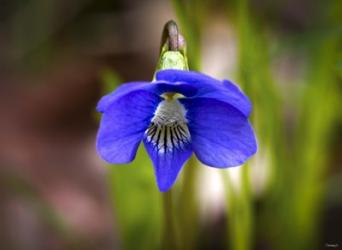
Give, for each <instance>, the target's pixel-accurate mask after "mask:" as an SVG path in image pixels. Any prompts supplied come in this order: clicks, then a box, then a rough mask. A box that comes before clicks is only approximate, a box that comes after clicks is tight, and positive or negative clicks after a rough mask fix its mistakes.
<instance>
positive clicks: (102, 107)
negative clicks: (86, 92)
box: [96, 81, 197, 112]
mask: <svg viewBox="0 0 342 250" xmlns="http://www.w3.org/2000/svg"><path fill="white" fill-rule="evenodd" d="M135 90H146V91H149V92H151V93H154V94H157V95H161V94H163V93H166V92H175V93H180V94H183V95H185V96H193V95H195V94H196V93H197V89H196V88H195V87H193V86H191V85H190V84H187V83H182V82H173V83H168V82H165V81H155V82H130V83H125V84H122V85H121V86H120V87H118V88H117V89H116V90H115V91H113V92H111V93H110V94H108V95H106V96H104V97H102V98H101V100H100V101H99V103H98V104H97V107H96V109H97V111H99V112H105V111H106V109H107V107H108V106H110V104H111V103H113V102H114V101H115V100H117V99H118V98H120V97H122V96H124V95H126V94H128V93H130V92H132V91H135Z"/></svg>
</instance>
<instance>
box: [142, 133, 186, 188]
mask: <svg viewBox="0 0 342 250" xmlns="http://www.w3.org/2000/svg"><path fill="white" fill-rule="evenodd" d="M144 145H145V148H146V151H147V152H148V154H149V156H150V158H151V159H152V162H153V167H154V172H155V176H156V178H157V184H158V188H159V190H160V191H161V192H166V191H168V190H169V189H170V188H171V187H172V185H173V183H174V182H175V181H176V179H177V176H178V173H179V171H180V170H181V168H182V166H183V165H184V163H185V161H186V160H187V159H189V157H190V156H191V154H192V150H191V144H190V143H186V144H184V145H183V146H182V147H181V148H174V149H173V150H172V151H165V152H160V151H158V148H157V147H156V146H155V145H153V144H152V143H151V142H149V141H148V140H147V138H145V139H144Z"/></svg>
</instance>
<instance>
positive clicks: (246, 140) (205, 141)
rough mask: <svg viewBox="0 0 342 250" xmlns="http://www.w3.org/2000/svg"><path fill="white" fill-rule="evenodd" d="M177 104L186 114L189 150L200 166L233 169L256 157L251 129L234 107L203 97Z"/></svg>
mask: <svg viewBox="0 0 342 250" xmlns="http://www.w3.org/2000/svg"><path fill="white" fill-rule="evenodd" d="M180 102H181V103H182V104H183V105H184V107H185V109H186V110H187V111H188V112H187V114H186V118H187V119H188V126H189V130H190V134H191V138H192V148H193V150H194V152H195V154H196V156H197V158H198V159H199V160H200V161H201V162H202V163H204V164H206V165H208V166H212V167H217V168H224V167H232V166H237V165H241V164H243V163H244V162H245V161H246V160H247V159H248V158H249V157H251V156H252V155H253V154H255V152H256V150H257V145H256V139H255V135H254V132H253V129H252V127H251V126H250V124H249V122H248V119H247V118H246V117H245V116H244V115H242V114H241V112H239V111H238V110H237V109H236V108H235V107H233V106H231V105H229V104H227V103H225V102H222V101H219V100H214V99H212V98H202V97H201V98H184V99H180Z"/></svg>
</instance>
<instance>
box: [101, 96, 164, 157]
mask: <svg viewBox="0 0 342 250" xmlns="http://www.w3.org/2000/svg"><path fill="white" fill-rule="evenodd" d="M160 101H161V98H160V97H159V96H158V95H155V94H153V93H150V92H148V91H145V90H135V91H132V92H129V93H128V94H125V95H121V97H120V98H118V99H115V100H114V101H113V102H112V103H110V104H109V105H108V107H106V110H105V112H104V114H103V115H102V119H101V124H100V128H99V131H98V134H97V145H96V147H97V151H98V153H99V155H100V156H101V157H102V158H103V159H104V160H106V161H107V162H110V163H116V164H119V163H128V162H130V161H132V160H133V159H134V157H135V154H136V151H137V148H138V146H139V144H140V141H141V140H142V139H143V137H144V132H145V130H146V129H147V127H148V126H149V124H150V121H151V119H152V117H153V113H154V111H155V109H156V108H157V106H158V103H159V102H160Z"/></svg>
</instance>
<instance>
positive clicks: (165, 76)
mask: <svg viewBox="0 0 342 250" xmlns="http://www.w3.org/2000/svg"><path fill="white" fill-rule="evenodd" d="M156 78H157V80H160V81H169V82H185V83H188V84H190V85H191V86H193V87H196V88H197V89H198V91H197V94H196V97H208V98H214V99H217V100H221V101H223V102H226V103H228V104H230V105H232V106H233V107H235V108H236V109H237V110H239V111H240V112H242V113H243V114H244V115H245V116H247V117H248V116H249V115H250V112H251V107H252V105H251V102H250V101H249V99H248V97H247V96H246V95H245V94H244V93H243V92H242V91H241V90H240V89H239V88H238V87H237V86H236V85H235V84H233V83H232V82H230V81H228V80H224V81H223V82H221V81H219V80H216V79H214V78H212V77H210V76H208V75H205V74H202V73H199V72H195V71H185V70H174V69H168V70H161V71H158V72H157V74H156Z"/></svg>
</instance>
